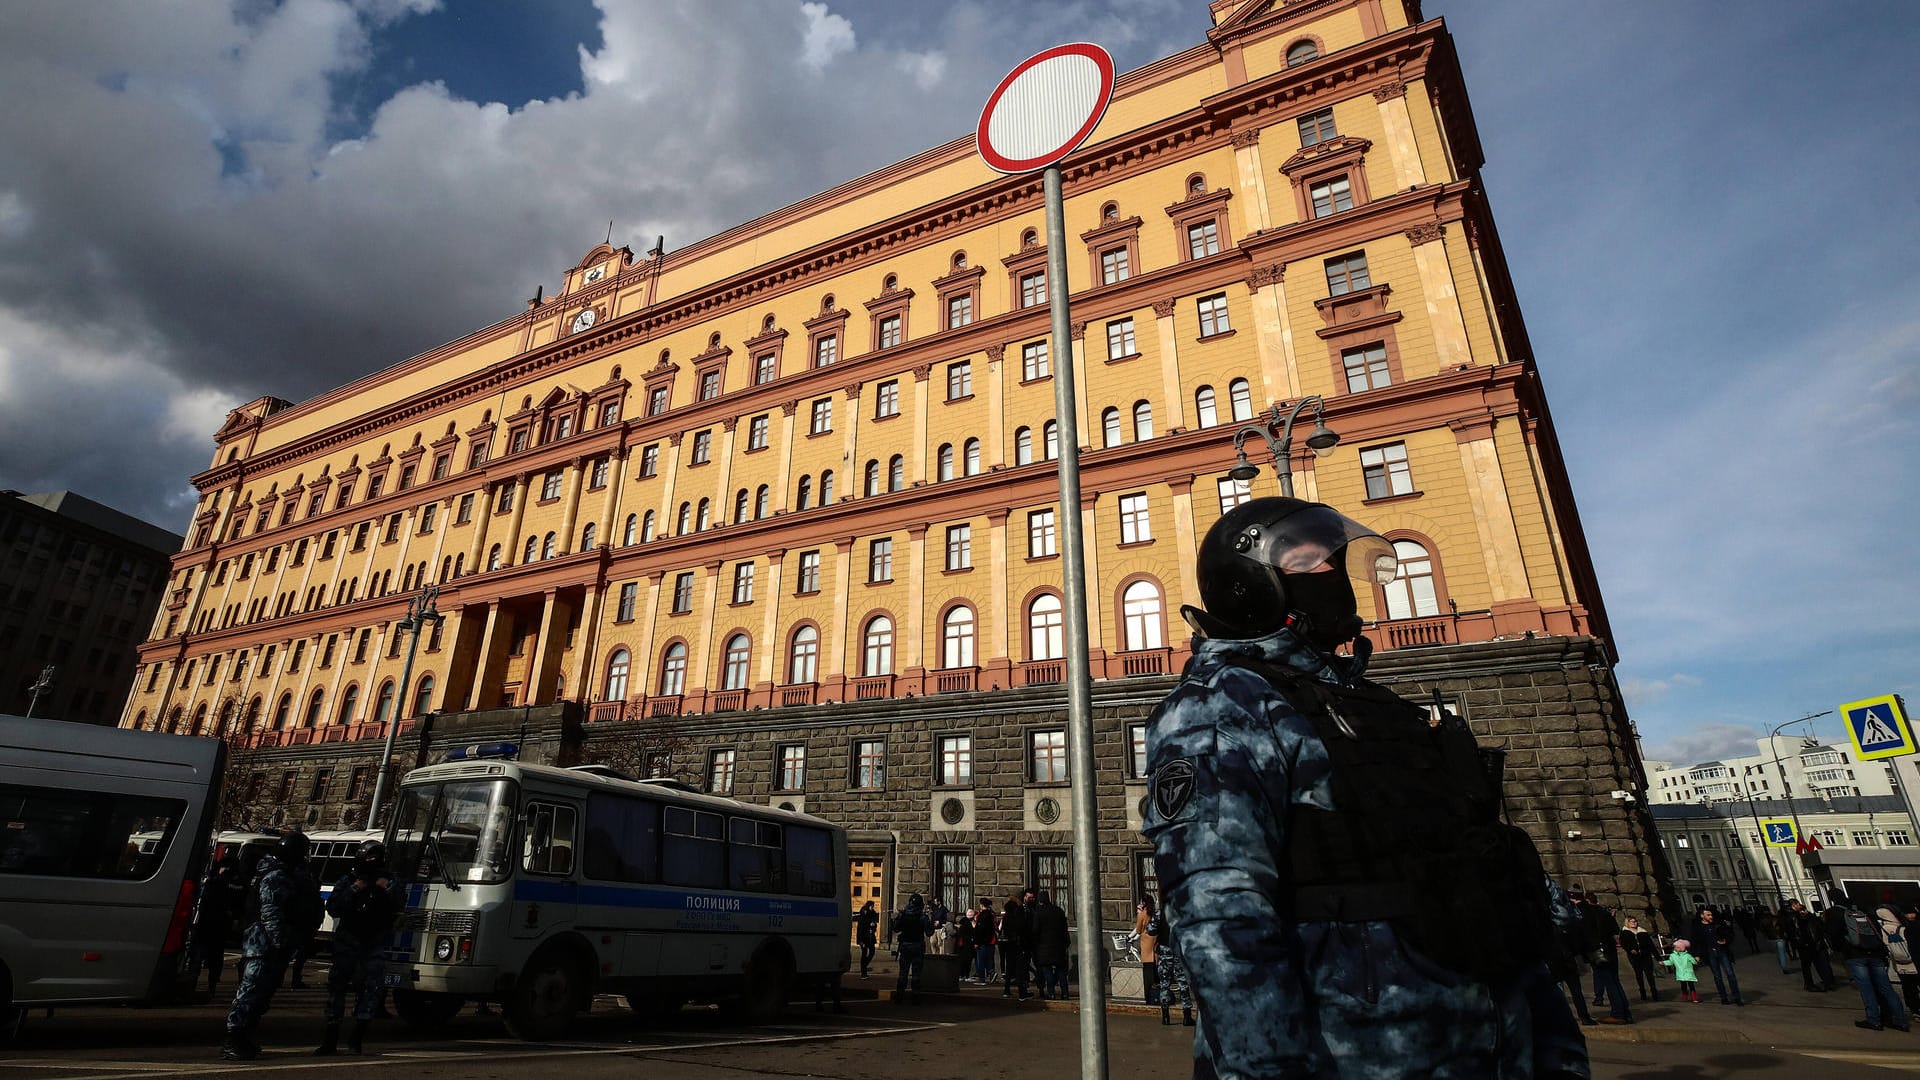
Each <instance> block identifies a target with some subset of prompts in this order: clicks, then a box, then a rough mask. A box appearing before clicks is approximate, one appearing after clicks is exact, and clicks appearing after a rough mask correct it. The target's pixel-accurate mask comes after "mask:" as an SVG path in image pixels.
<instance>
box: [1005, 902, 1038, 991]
mask: <svg viewBox="0 0 1920 1080" xmlns="http://www.w3.org/2000/svg"><path fill="white" fill-rule="evenodd" d="M1027 941H1028V938H1027V913H1026V909H1025V908H1024V907H1023V906H1022V905H1021V903H1020V898H1019V897H1018V896H1009V897H1007V906H1006V907H1005V908H1004V909H1003V910H1002V911H1001V912H1000V978H1001V981H1002V985H1001V988H1000V996H1001V997H1012V996H1013V991H1014V987H1015V986H1016V985H1018V986H1019V988H1020V997H1019V999H1018V1000H1020V1001H1025V1000H1027V999H1028V998H1029V997H1032V996H1033V995H1032V994H1031V993H1030V992H1029V991H1028V989H1027V987H1028V985H1029V983H1028V981H1027V964H1028V960H1027Z"/></svg>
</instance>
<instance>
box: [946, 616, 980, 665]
mask: <svg viewBox="0 0 1920 1080" xmlns="http://www.w3.org/2000/svg"><path fill="white" fill-rule="evenodd" d="M973 627H974V620H973V609H972V608H970V607H967V606H966V605H965V604H962V605H960V606H958V607H956V608H954V609H953V610H952V611H949V612H947V614H946V617H945V618H944V619H942V620H941V621H940V659H941V664H940V666H941V667H943V668H969V667H972V666H973Z"/></svg>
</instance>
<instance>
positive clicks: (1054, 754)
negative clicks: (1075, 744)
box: [1027, 728, 1067, 784]
mask: <svg viewBox="0 0 1920 1080" xmlns="http://www.w3.org/2000/svg"><path fill="white" fill-rule="evenodd" d="M1027 779H1028V780H1030V781H1032V782H1033V783H1036V784H1052V783H1059V782H1062V781H1065V780H1066V779H1067V733H1066V731H1064V730H1062V729H1060V728H1051V729H1047V730H1044V731H1029V732H1027Z"/></svg>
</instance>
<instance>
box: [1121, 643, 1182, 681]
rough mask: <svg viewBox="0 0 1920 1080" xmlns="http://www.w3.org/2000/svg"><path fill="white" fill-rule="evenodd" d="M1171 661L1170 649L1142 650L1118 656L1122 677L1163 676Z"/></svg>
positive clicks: (1171, 651)
mask: <svg viewBox="0 0 1920 1080" xmlns="http://www.w3.org/2000/svg"><path fill="white" fill-rule="evenodd" d="M1172 659H1173V650H1172V649H1142V650H1140V651H1138V652H1127V653H1121V654H1120V673H1121V674H1122V675H1127V676H1133V675H1165V674H1166V673H1167V667H1168V665H1169V664H1170V663H1171V661H1172Z"/></svg>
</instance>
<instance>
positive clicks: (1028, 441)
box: [1013, 428, 1033, 465]
mask: <svg viewBox="0 0 1920 1080" xmlns="http://www.w3.org/2000/svg"><path fill="white" fill-rule="evenodd" d="M1013 463H1014V464H1015V465H1031V464H1033V429H1032V428H1020V429H1019V430H1017V431H1015V432H1014V433H1013Z"/></svg>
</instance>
